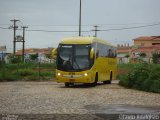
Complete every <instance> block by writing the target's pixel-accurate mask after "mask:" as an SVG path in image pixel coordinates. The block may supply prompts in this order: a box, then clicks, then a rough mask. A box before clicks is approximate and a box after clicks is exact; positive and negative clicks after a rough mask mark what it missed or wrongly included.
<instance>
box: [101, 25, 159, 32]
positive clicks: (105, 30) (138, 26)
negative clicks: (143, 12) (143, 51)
mask: <svg viewBox="0 0 160 120" xmlns="http://www.w3.org/2000/svg"><path fill="white" fill-rule="evenodd" d="M157 25H160V23H155V24H150V25H142V26H135V27H124V28H113V29H106V30H99V31H113V30H125V29H136V28H144V27H150V26H157Z"/></svg>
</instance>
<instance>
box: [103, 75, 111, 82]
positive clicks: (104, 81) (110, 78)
mask: <svg viewBox="0 0 160 120" xmlns="http://www.w3.org/2000/svg"><path fill="white" fill-rule="evenodd" d="M111 82H112V72H111V73H110V79H109V80H106V81H103V83H104V84H111Z"/></svg>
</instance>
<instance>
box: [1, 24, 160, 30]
mask: <svg viewBox="0 0 160 120" xmlns="http://www.w3.org/2000/svg"><path fill="white" fill-rule="evenodd" d="M157 25H160V23H155V24H149V25H141V26H133V27H123V28H112V29H106V30H105V29H104V30H97V31H117V30H125V29H137V28H144V27H151V26H157ZM0 29H10V28H5V27H0ZM17 30H22V29H17ZM26 31H33V32H34V31H35V32H79V31H74V30H68V31H67V30H43V29H33V30H32V29H30V30H26ZM92 31H93V30H83V31H82V32H92Z"/></svg>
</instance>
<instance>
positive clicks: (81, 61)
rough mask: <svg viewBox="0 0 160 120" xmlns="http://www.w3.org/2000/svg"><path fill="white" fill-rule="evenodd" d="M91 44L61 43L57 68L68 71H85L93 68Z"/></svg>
mask: <svg viewBox="0 0 160 120" xmlns="http://www.w3.org/2000/svg"><path fill="white" fill-rule="evenodd" d="M90 50H91V44H59V46H58V53H57V69H58V70H62V71H67V72H76V71H78V72H79V71H84V70H88V69H90V68H91V65H92V64H91V63H92V60H90Z"/></svg>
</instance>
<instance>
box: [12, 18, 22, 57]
mask: <svg viewBox="0 0 160 120" xmlns="http://www.w3.org/2000/svg"><path fill="white" fill-rule="evenodd" d="M10 21H12V22H13V31H14V35H13V55H15V53H16V30H17V28H18V26H16V22H17V21H20V20H16V19H14V20H10Z"/></svg>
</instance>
